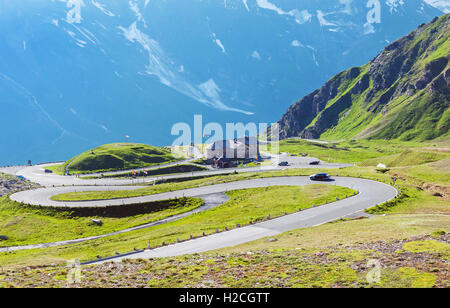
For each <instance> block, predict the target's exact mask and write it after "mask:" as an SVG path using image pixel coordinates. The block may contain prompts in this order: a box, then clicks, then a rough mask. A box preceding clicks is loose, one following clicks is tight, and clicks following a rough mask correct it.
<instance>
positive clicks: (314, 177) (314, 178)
mask: <svg viewBox="0 0 450 308" xmlns="http://www.w3.org/2000/svg"><path fill="white" fill-rule="evenodd" d="M309 178H310V179H311V181H330V180H331V177H330V176H329V175H328V174H326V173H317V174H314V175H311V176H310V177H309Z"/></svg>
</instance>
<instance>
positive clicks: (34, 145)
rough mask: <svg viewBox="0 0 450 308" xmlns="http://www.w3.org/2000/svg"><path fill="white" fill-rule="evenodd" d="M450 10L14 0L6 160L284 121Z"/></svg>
mask: <svg viewBox="0 0 450 308" xmlns="http://www.w3.org/2000/svg"><path fill="white" fill-rule="evenodd" d="M428 2H430V1H428ZM435 2H436V1H435ZM435 2H430V3H432V4H433V5H437V4H436V3H441V2H442V1H437V2H436V3H435ZM442 14H443V12H442V11H441V10H439V9H437V8H436V7H433V6H431V5H429V4H427V2H425V1H422V0H407V1H405V0H302V1H299V0H224V1H218V0H189V1H186V0H185V1H181V0H114V1H107V0H20V1H0V107H1V112H0V122H1V123H2V133H1V134H0V165H5V164H6V165H9V164H17V163H22V164H23V163H24V162H26V161H27V160H28V159H31V160H32V161H33V162H36V163H37V162H44V161H55V160H58V161H60V160H65V159H68V158H70V157H72V156H74V155H76V154H77V153H80V152H82V151H84V150H86V149H89V148H93V147H95V146H98V145H101V144H105V143H113V142H121V141H127V140H128V139H126V138H125V136H126V135H129V136H130V139H129V141H132V142H142V143H147V144H152V145H170V144H171V143H172V142H173V141H174V140H175V138H176V136H172V135H171V128H172V125H174V124H175V123H177V122H187V123H189V124H192V121H193V115H194V114H202V115H203V122H204V123H206V122H218V123H220V124H224V123H226V122H244V123H248V122H256V123H260V122H265V123H271V122H274V121H276V120H277V119H279V117H280V116H281V115H282V114H283V112H284V111H285V110H286V109H287V108H288V107H289V105H290V104H292V102H294V101H295V100H296V99H297V98H298V97H301V96H303V95H305V94H307V93H309V92H310V91H312V90H313V89H316V88H318V87H320V86H321V85H322V84H323V83H324V82H325V81H326V80H327V79H328V78H329V77H330V76H333V75H335V74H336V73H338V72H340V71H342V70H344V69H346V68H348V67H352V66H359V65H362V64H364V63H366V62H367V61H369V60H370V59H371V58H373V57H374V56H375V55H377V54H378V53H379V52H380V51H381V50H382V49H383V48H384V47H385V46H386V44H388V43H389V42H393V41H394V40H396V39H397V38H399V37H401V36H402V35H405V34H407V33H408V32H410V31H411V30H413V29H415V28H416V27H417V25H419V24H421V23H423V22H428V21H430V20H431V19H432V18H433V17H435V16H441V15H442ZM322 104H323V102H322V103H319V102H317V106H318V108H319V107H321V106H322ZM322 107H323V106H322ZM319 109H320V108H319Z"/></svg>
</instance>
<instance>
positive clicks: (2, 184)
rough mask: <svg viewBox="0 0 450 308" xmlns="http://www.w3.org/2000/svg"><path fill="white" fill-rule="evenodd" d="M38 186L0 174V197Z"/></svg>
mask: <svg viewBox="0 0 450 308" xmlns="http://www.w3.org/2000/svg"><path fill="white" fill-rule="evenodd" d="M37 187H38V186H37V185H36V184H34V183H31V182H29V181H24V180H22V179H19V178H16V177H13V176H9V175H6V174H2V173H0V197H2V196H6V195H8V194H11V193H13V192H17V191H22V190H28V189H32V188H37Z"/></svg>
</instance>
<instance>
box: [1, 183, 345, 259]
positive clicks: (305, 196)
mask: <svg viewBox="0 0 450 308" xmlns="http://www.w3.org/2000/svg"><path fill="white" fill-rule="evenodd" d="M229 194H230V197H231V200H230V201H228V202H227V203H225V204H223V205H221V206H218V207H216V208H214V209H212V210H209V211H206V212H201V213H196V214H193V215H190V216H188V217H185V218H183V219H180V220H178V221H174V222H171V223H168V224H163V225H158V226H154V227H151V228H147V229H143V230H138V231H133V232H129V233H124V234H120V235H115V236H111V237H107V238H102V239H97V240H93V241H89V242H84V243H80V244H74V245H70V246H62V247H53V248H48V249H42V250H29V251H16V252H10V253H1V254H0V263H1V264H2V265H3V266H4V267H8V266H20V265H25V264H43V263H44V264H48V263H49V262H50V263H60V262H64V260H68V259H79V260H84V261H85V260H91V259H95V257H96V256H97V255H98V254H100V255H102V256H111V255H114V253H115V251H119V252H129V251H132V250H133V248H134V247H138V248H144V247H147V245H148V244H149V243H150V244H151V245H152V246H153V247H154V246H157V245H161V243H162V242H163V241H165V242H166V243H173V242H176V240H177V238H180V239H182V240H184V239H188V238H189V237H190V235H191V234H192V235H194V236H201V235H202V233H203V232H206V233H214V232H215V230H216V228H219V229H220V230H224V228H225V227H227V228H235V227H236V225H237V224H241V225H244V224H248V223H249V221H261V220H263V219H265V218H266V216H267V215H270V216H271V217H274V216H277V215H282V214H284V212H288V213H291V212H294V211H298V209H299V208H302V209H307V208H309V207H311V206H312V204H313V203H315V204H321V203H324V202H325V201H331V200H336V197H339V198H340V199H343V198H345V197H346V196H349V195H352V194H353V190H351V189H349V188H343V187H338V186H334V185H311V186H301V187H270V188H267V189H266V188H257V189H250V190H243V191H235V192H229ZM324 206H326V205H324ZM56 224H59V223H58V222H56ZM19 226H21V225H18V227H19ZM21 227H23V226H21ZM27 229H28V227H27ZM30 229H31V228H30ZM53 232H55V233H60V231H58V229H57V227H56V226H55V229H53ZM40 238H41V237H40ZM8 242H9V240H8V241H6V242H5V243H4V244H9V243H8Z"/></svg>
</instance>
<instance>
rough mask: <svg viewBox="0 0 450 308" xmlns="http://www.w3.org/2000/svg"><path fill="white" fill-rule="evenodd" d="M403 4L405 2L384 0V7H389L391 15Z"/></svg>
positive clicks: (401, 0)
mask: <svg viewBox="0 0 450 308" xmlns="http://www.w3.org/2000/svg"><path fill="white" fill-rule="evenodd" d="M404 4H405V2H404V1H403V0H386V5H387V6H389V11H390V12H391V13H394V12H397V10H398V8H399V7H401V6H403V5H404Z"/></svg>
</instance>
